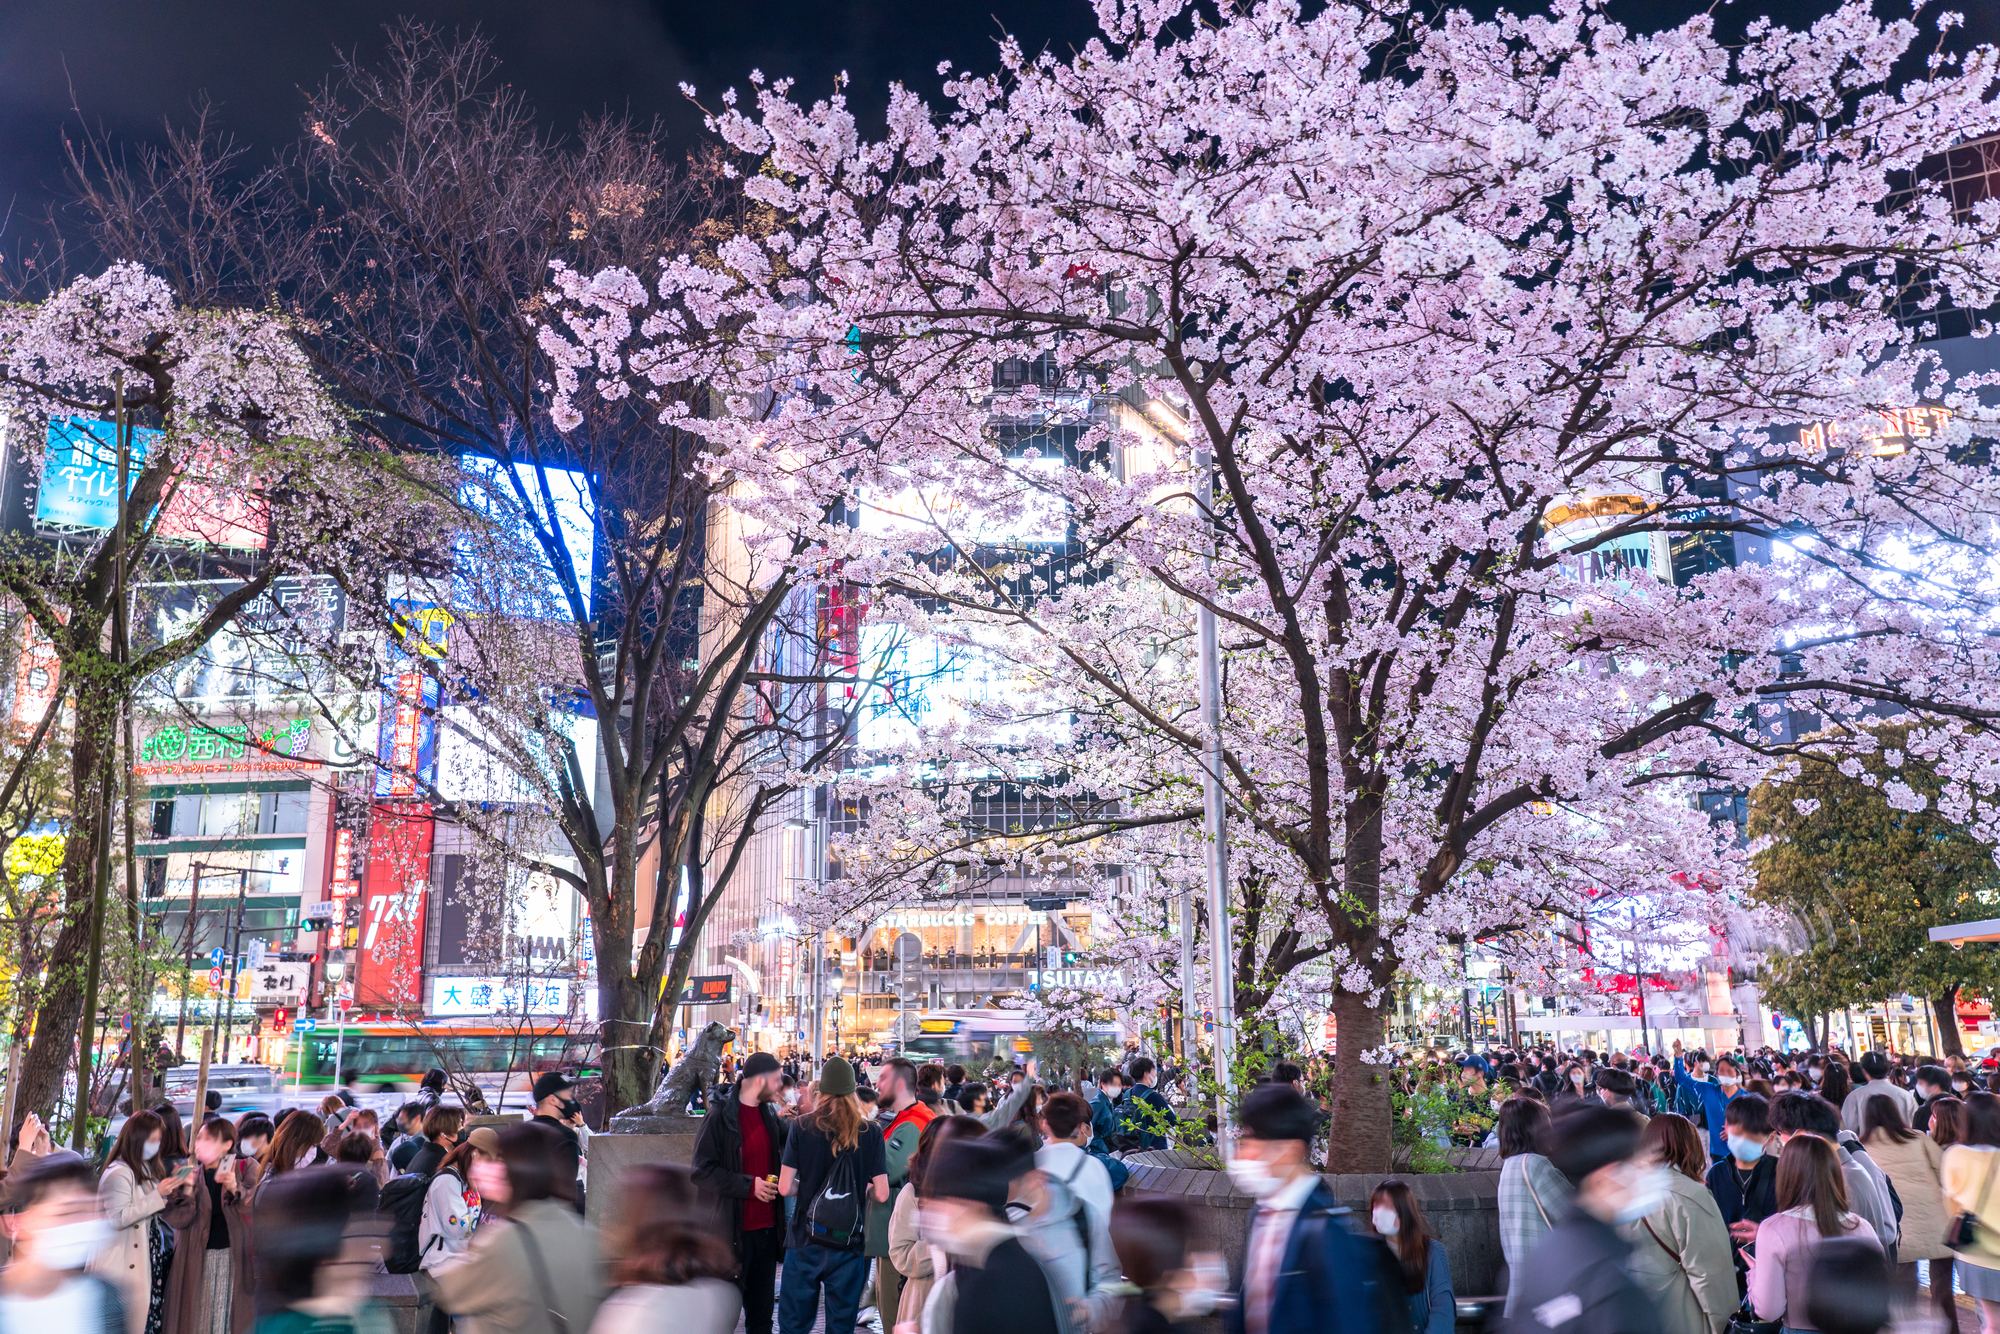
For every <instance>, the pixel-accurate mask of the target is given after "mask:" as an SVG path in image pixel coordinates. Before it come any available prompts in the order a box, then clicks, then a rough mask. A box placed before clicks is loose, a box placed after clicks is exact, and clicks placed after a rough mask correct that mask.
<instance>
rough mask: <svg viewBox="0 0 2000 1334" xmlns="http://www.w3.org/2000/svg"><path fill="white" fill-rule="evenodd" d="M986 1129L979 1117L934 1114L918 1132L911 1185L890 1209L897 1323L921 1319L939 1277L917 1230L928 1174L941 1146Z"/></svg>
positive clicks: (890, 1252) (926, 1191)
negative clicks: (898, 1291)
mask: <svg viewBox="0 0 2000 1334" xmlns="http://www.w3.org/2000/svg"><path fill="white" fill-rule="evenodd" d="M985 1133H986V1127H985V1126H984V1125H982V1124H980V1121H979V1118H977V1117H974V1116H964V1115H952V1116H934V1117H932V1118H931V1121H930V1124H929V1125H926V1126H925V1127H924V1129H923V1133H922V1134H920V1135H918V1136H917V1151H916V1152H915V1153H914V1154H911V1155H910V1188H909V1189H908V1190H905V1191H899V1192H898V1193H897V1195H896V1207H895V1208H894V1209H892V1210H890V1212H889V1263H890V1264H892V1265H894V1266H896V1272H897V1273H899V1274H901V1275H902V1276H903V1295H902V1297H901V1299H900V1300H899V1301H898V1302H897V1304H896V1311H895V1321H894V1323H895V1324H898V1325H901V1324H905V1323H910V1324H920V1323H922V1320H923V1311H924V1303H925V1301H927V1300H928V1299H929V1298H930V1295H931V1284H932V1283H933V1282H935V1281H936V1279H937V1267H936V1265H935V1263H934V1257H933V1256H932V1255H931V1247H930V1242H929V1241H928V1240H927V1239H926V1238H925V1237H923V1236H922V1235H921V1234H920V1233H919V1232H918V1230H917V1211H918V1210H919V1209H920V1208H922V1207H923V1202H924V1200H926V1199H928V1198H929V1195H928V1189H929V1188H928V1186H927V1184H926V1175H927V1174H928V1173H929V1171H930V1165H931V1164H932V1163H934V1162H936V1161H937V1151H938V1146H939V1145H941V1144H948V1143H950V1142H951V1141H952V1140H955V1139H977V1138H979V1137H980V1136H981V1135H984V1134H985Z"/></svg>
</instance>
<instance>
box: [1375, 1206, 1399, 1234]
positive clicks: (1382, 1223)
mask: <svg viewBox="0 0 2000 1334" xmlns="http://www.w3.org/2000/svg"><path fill="white" fill-rule="evenodd" d="M1368 1217H1369V1218H1370V1219H1371V1220H1372V1221H1373V1222H1374V1224H1375V1230H1376V1231H1377V1232H1379V1233H1381V1234H1382V1235H1383V1236H1385V1237H1393V1236H1395V1235H1396V1234H1397V1233H1398V1232H1400V1231H1402V1228H1403V1220H1402V1219H1400V1218H1398V1217H1396V1211H1395V1210H1394V1209H1392V1208H1390V1207H1389V1206H1388V1205H1386V1204H1378V1205H1376V1206H1375V1208H1374V1211H1373V1212H1371V1213H1370V1214H1369V1215H1368Z"/></svg>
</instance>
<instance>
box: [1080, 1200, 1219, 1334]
mask: <svg viewBox="0 0 2000 1334" xmlns="http://www.w3.org/2000/svg"><path fill="white" fill-rule="evenodd" d="M1193 1235H1194V1218H1193V1215H1192V1214H1191V1213H1190V1212H1189V1210H1188V1207H1187V1205H1186V1204H1185V1203H1183V1202H1182V1201H1181V1200H1179V1199H1176V1198H1174V1197H1171V1196H1165V1195H1142V1196H1139V1197H1138V1198H1137V1199H1128V1200H1120V1201H1118V1203H1117V1206H1116V1207H1115V1208H1113V1209H1112V1211H1111V1244H1112V1246H1113V1247H1115V1248H1116V1250H1117V1252H1118V1267H1119V1269H1120V1271H1121V1272H1122V1273H1123V1274H1124V1275H1125V1278H1126V1281H1127V1282H1128V1283H1129V1284H1130V1285H1131V1288H1132V1291H1131V1292H1130V1294H1129V1295H1127V1296H1126V1297H1125V1299H1124V1300H1123V1301H1122V1302H1120V1303H1119V1305H1118V1307H1117V1309H1116V1310H1115V1311H1114V1312H1113V1313H1112V1315H1111V1319H1110V1321H1109V1325H1108V1331H1109V1334H1169V1331H1172V1330H1177V1329H1178V1330H1188V1331H1192V1330H1194V1329H1196V1328H1197V1326H1196V1325H1195V1324H1194V1322H1195V1321H1196V1320H1198V1319H1200V1317H1202V1316H1205V1315H1208V1314H1209V1313H1210V1312H1212V1311H1213V1310H1214V1309H1215V1305H1216V1301H1217V1299H1218V1298H1219V1297H1220V1296H1221V1293H1220V1292H1219V1291H1218V1289H1219V1288H1221V1287H1223V1286H1226V1285H1227V1283H1228V1281H1229V1270H1228V1269H1227V1268H1226V1267H1225V1266H1224V1265H1223V1263H1222V1257H1221V1256H1220V1255H1217V1254H1216V1253H1215V1252H1213V1251H1196V1250H1194V1248H1193V1247H1192V1246H1191V1245H1190V1242H1191V1241H1192V1239H1193Z"/></svg>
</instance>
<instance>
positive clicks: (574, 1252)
mask: <svg viewBox="0 0 2000 1334" xmlns="http://www.w3.org/2000/svg"><path fill="white" fill-rule="evenodd" d="M523 1232H526V1233H528V1234H529V1235H530V1236H532V1237H533V1247H532V1253H534V1254H539V1256H540V1258H541V1265H540V1268H539V1270H538V1269H537V1267H536V1266H535V1264H534V1263H533V1262H532V1261H531V1260H530V1259H529V1256H530V1254H531V1249H530V1247H529V1246H528V1245H527V1244H525V1243H524V1241H523V1238H522V1235H521V1234H522V1233H523ZM429 1272H430V1276H431V1278H432V1280H433V1281H434V1282H435V1283H436V1284H437V1302H438V1305H439V1306H441V1307H443V1308H444V1309H445V1310H447V1311H449V1312H451V1313H452V1314H453V1315H456V1316H464V1317H465V1318H466V1320H467V1322H468V1323H469V1325H470V1326H471V1329H472V1334H549V1330H550V1328H551V1326H553V1325H554V1324H555V1323H556V1322H555V1321H553V1320H551V1319H550V1318H549V1314H548V1313H549V1309H550V1306H551V1305H552V1304H553V1306H554V1308H555V1309H556V1310H558V1311H560V1312H562V1314H563V1317H564V1319H565V1320H566V1321H567V1322H568V1324H569V1328H570V1334H583V1331H585V1330H588V1329H589V1328H590V1322H591V1320H592V1318H593V1317H595V1316H596V1314H597V1307H598V1303H600V1302H602V1301H603V1300H604V1264H603V1262H602V1261H601V1260H600V1259H599V1258H598V1252H597V1234H596V1232H594V1231H592V1230H591V1229H590V1228H589V1227H587V1226H585V1225H584V1222H583V1220H582V1219H581V1218H578V1217H577V1216H576V1210H574V1209H572V1208H570V1207H569V1206H568V1205H566V1204H564V1203H562V1202H561V1201H559V1200H534V1201H531V1202H530V1203H528V1204H524V1205H522V1206H521V1207H520V1208H519V1209H518V1210H516V1211H515V1214H514V1216H513V1218H511V1219H508V1220H506V1221H499V1222H492V1223H486V1224H483V1225H482V1226H481V1227H480V1229H479V1230H478V1231H477V1232H474V1233H473V1234H472V1245H470V1246H469V1247H467V1248H466V1249H465V1250H464V1251H463V1252H462V1253H460V1254H458V1255H454V1256H452V1257H450V1258H449V1259H448V1260H443V1261H440V1262H438V1264H437V1265H436V1266H434V1267H433V1268H432V1269H431V1270H430V1271H429ZM544 1277H545V1278H546V1280H547V1283H548V1286H549V1288H551V1289H553V1291H546V1290H544V1289H543V1287H542V1278H544Z"/></svg>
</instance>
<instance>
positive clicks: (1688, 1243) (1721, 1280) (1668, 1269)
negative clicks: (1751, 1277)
mask: <svg viewBox="0 0 2000 1334" xmlns="http://www.w3.org/2000/svg"><path fill="white" fill-rule="evenodd" d="M1737 1101H1741V1099H1738V1100H1737ZM1641 1143H1642V1144H1643V1145H1644V1146H1645V1147H1646V1148H1648V1149H1651V1150H1652V1151H1653V1152H1654V1153H1655V1154H1657V1155H1658V1156H1659V1159H1660V1161H1661V1162H1662V1163H1663V1164H1664V1165H1665V1166H1666V1168H1667V1170H1668V1175H1667V1193H1666V1196H1665V1198H1664V1199H1662V1200H1661V1201H1660V1203H1659V1206H1658V1207H1657V1208H1656V1209H1654V1210H1653V1212H1652V1213H1650V1214H1647V1215H1646V1216H1644V1217H1643V1218H1635V1219H1633V1220H1631V1221H1630V1222H1627V1223H1624V1224H1621V1225H1620V1226H1619V1228H1618V1235H1619V1236H1621V1237H1623V1238H1624V1239H1625V1241H1626V1243H1627V1244H1628V1245H1630V1246H1631V1247H1632V1262H1631V1272H1632V1277H1633V1279H1634V1280H1635V1281H1636V1282H1637V1283H1638V1284H1639V1286H1640V1287H1641V1288H1644V1289H1645V1290H1646V1293H1647V1295H1648V1296H1649V1297H1651V1298H1652V1300H1653V1302H1654V1304H1655V1305H1656V1306H1657V1307H1658V1308H1659V1313H1660V1327H1661V1329H1662V1330H1663V1331H1664V1334H1723V1331H1724V1330H1725V1329H1727V1328H1728V1326H1729V1317H1730V1316H1731V1315H1732V1314H1734V1312H1735V1311H1736V1309H1737V1307H1738V1306H1739V1305H1740V1304H1741V1301H1742V1294H1741V1293H1740V1292H1739V1291H1738V1290H1737V1287H1736V1262H1735V1258H1734V1257H1735V1247H1734V1246H1732V1245H1731V1244H1730V1237H1729V1224H1728V1223H1727V1222H1725V1221H1724V1219H1723V1217H1722V1210H1721V1209H1720V1208H1719V1207H1717V1205H1716V1202H1715V1196H1714V1195H1713V1194H1711V1193H1710V1191H1709V1188H1708V1171H1709V1161H1708V1149H1707V1146H1706V1143H1705V1139H1704V1136H1703V1135H1702V1133H1701V1132H1700V1131H1699V1130H1697V1129H1695V1126H1694V1122H1692V1121H1690V1120H1688V1119H1687V1118H1686V1117H1684V1116H1681V1115H1679V1114H1678V1113H1675V1112H1663V1113H1661V1114H1660V1115H1659V1116H1656V1117H1654V1118H1652V1119H1651V1120H1650V1121H1648V1122H1647V1123H1646V1129H1645V1132H1644V1134H1643V1136H1642V1137H1641Z"/></svg>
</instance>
